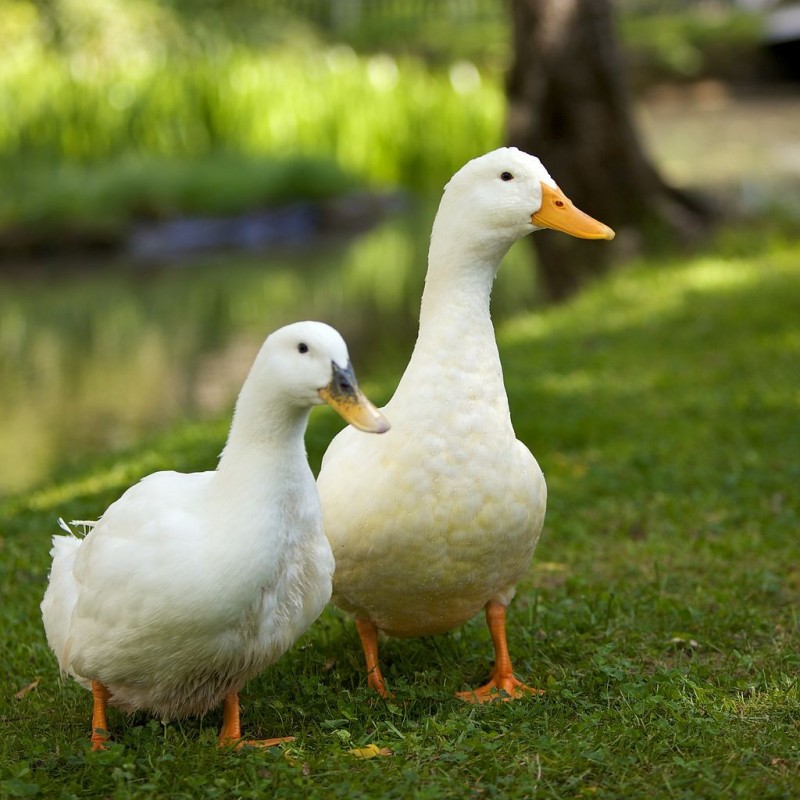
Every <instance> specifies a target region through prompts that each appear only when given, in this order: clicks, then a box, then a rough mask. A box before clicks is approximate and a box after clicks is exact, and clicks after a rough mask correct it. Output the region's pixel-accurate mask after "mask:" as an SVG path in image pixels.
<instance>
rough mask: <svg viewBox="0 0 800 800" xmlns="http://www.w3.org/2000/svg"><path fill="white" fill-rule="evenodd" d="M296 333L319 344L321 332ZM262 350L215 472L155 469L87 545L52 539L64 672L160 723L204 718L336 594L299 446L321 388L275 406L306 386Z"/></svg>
mask: <svg viewBox="0 0 800 800" xmlns="http://www.w3.org/2000/svg"><path fill="white" fill-rule="evenodd" d="M300 325H303V324H300ZM311 325H312V326H314V325H317V326H318V324H317V323H313V324H311ZM290 327H291V326H290ZM324 327H325V329H326V331H327V330H328V329H327V326H324ZM282 330H286V331H288V330H289V329H288V328H287V329H282ZM299 330H300V333H301V334H302V335H303V338H304V340H305V341H308V342H312V341H313V342H315V341H316V340H315V339H314V338H313V335H314V332H315V331H318V330H319V328H318V327H310V328H309V327H308V326H306V327H300V329H299ZM290 334H291V335H296V334H295V333H294V331H290ZM330 335H331V334H329V333H325V336H330ZM336 337H337V338H336V340H335V344H336V347H337V348H338V349H337V350H336V353H337V358H338V362H337V363H343V364H347V363H348V357H347V352H346V348H345V345H344V342H343V341H341V337H338V334H336ZM284 338H286V337H284ZM325 341H327V339H326V340H325ZM269 342H270V339H268V340H267V344H269ZM303 346H304V347H306V345H303ZM315 346H316V345H315ZM306 349H308V348H306ZM318 349H319V348H318ZM265 351H266V355H262V354H260V355H259V359H260V360H262V361H265V362H266V365H264V364H262V365H261V366H259V359H257V361H256V365H254V368H253V370H251V373H250V376H249V377H248V380H247V381H246V382H245V386H244V387H243V389H242V392H241V393H240V395H239V400H238V401H237V410H236V414H235V415H234V422H233V426H232V428H231V433H230V435H229V438H228V443H227V445H226V447H225V450H224V452H223V454H222V457H221V459H220V464H219V467H218V468H217V470H214V471H210V472H198V473H191V474H184V473H179V472H157V473H155V474H153V475H150V476H148V477H147V478H144V479H143V480H142V481H140V482H139V483H138V484H136V485H135V486H133V487H131V488H130V489H128V490H127V491H126V492H125V493H124V494H123V495H122V496H121V497H120V498H119V500H117V501H116V502H115V503H113V504H112V505H111V506H109V508H108V509H107V510H106V512H105V513H104V514H103V516H102V517H101V519H100V520H99V521H98V522H97V524H96V526H94V528H93V529H92V530H91V531H90V532H89V533H88V534H87V535H86V537H85V538H83V539H79V538H76V537H74V536H56V537H54V539H53V549H52V551H51V552H52V555H53V564H52V569H51V573H50V582H49V585H48V588H47V591H46V593H45V597H44V600H43V601H42V617H43V620H44V626H45V632H46V634H47V640H48V643H49V644H50V647H51V648H52V650H53V652H54V653H55V655H56V657H57V659H58V663H59V665H60V667H61V669H62V671H63V672H65V673H68V674H70V675H72V676H73V677H74V678H76V679H77V680H78V681H79V682H81V683H82V684H83V685H85V686H89V685H90V683H91V681H93V680H96V681H99V682H100V683H102V684H104V685H105V686H106V687H107V689H108V690H109V692H110V699H109V703H110V704H111V705H114V706H118V707H120V708H122V709H124V710H127V711H134V710H137V709H143V710H147V711H149V712H151V713H154V714H157V715H159V716H160V717H161V718H162V719H169V718H175V717H182V716H186V715H189V714H200V713H203V712H205V711H206V710H208V709H209V708H211V707H212V706H214V705H216V704H218V703H220V702H221V701H222V700H223V698H224V697H225V695H227V694H228V693H230V692H234V691H238V690H239V689H240V688H241V687H242V685H243V684H244V683H245V682H246V681H247V680H248V679H250V678H252V677H253V676H254V675H256V674H257V673H258V672H260V671H261V670H262V669H263V668H264V667H266V666H267V665H269V664H271V663H273V662H274V661H276V660H277V659H278V658H279V657H280V656H281V655H282V654H283V653H284V652H285V651H286V650H287V649H288V648H289V647H290V646H291V645H292V644H293V643H294V642H295V641H296V640H297V639H298V637H299V636H300V635H301V634H302V633H303V632H304V631H305V630H306V629H307V628H308V627H309V626H310V625H311V623H312V622H313V621H314V620H315V619H316V618H317V617H318V616H319V614H320V613H321V612H322V610H323V609H324V607H325V605H326V604H327V602H328V601H329V599H330V596H331V584H332V576H333V568H334V562H333V556H332V554H331V549H330V545H329V544H328V541H327V539H326V538H325V535H324V533H323V529H322V512H321V508H320V503H319V495H318V493H317V490H316V486H315V483H314V477H313V475H312V473H311V470H310V468H309V466H308V462H307V459H306V454H305V447H304V443H303V433H304V431H305V426H306V423H307V419H308V413H309V409H310V406H311V405H312V403H313V397H315V396H316V390H314V391H313V392H312V393H311V397H312V399H306V398H305V396H303V399H302V400H297V399H295V398H294V396H287V397H284V396H281V397H278V398H277V399H276V398H275V397H273V398H272V399H270V393H273V394H275V392H276V391H277V390H276V388H275V387H276V386H277V385H278V384H279V383H280V382H281V381H284V382H285V383H287V384H292V381H293V380H298V379H297V378H292V369H293V366H292V364H293V363H294V362H292V361H290V360H289V358H288V357H287V358H284V362H285V365H286V366H285V367H281V366H280V364H278V366H275V365H274V362H273V361H269V355H270V353H269V351H268V350H267V347H266V345H265V348H262V353H265ZM291 352H292V353H296V350H292V351H291ZM294 357H295V358H299V356H296V355H295V356H294ZM321 360H322V361H323V364H322V367H323V368H324V369H325V370H327V372H326V374H327V375H328V376H330V371H331V368H330V363H331V362H330V359H328V360H327V361H325V360H324V359H321ZM299 363H300V366H301V367H303V366H304V364H305V362H304V361H302V359H301V360H300V362H299ZM281 369H283V370H284V373H289V374H288V376H285V375H283V374H282V377H281V378H280V379H279V378H278V377H276V375H278V374H279V372H280V370H281ZM309 369H310V367H309ZM304 391H305V390H304Z"/></svg>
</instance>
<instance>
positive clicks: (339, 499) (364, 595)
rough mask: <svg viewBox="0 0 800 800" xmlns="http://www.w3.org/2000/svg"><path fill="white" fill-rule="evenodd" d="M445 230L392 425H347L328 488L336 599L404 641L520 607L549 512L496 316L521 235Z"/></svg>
mask: <svg viewBox="0 0 800 800" xmlns="http://www.w3.org/2000/svg"><path fill="white" fill-rule="evenodd" d="M445 222H446V223H447V225H448V229H447V230H441V229H440V230H438V231H437V229H436V228H434V239H433V241H432V244H431V266H430V267H429V271H428V277H427V279H426V287H425V294H424V295H423V303H422V310H421V318H420V331H419V338H418V340H417V344H416V346H415V349H414V353H413V355H412V358H411V361H410V363H409V365H408V367H407V369H406V372H405V373H404V375H403V378H402V380H401V382H400V384H399V386H398V388H397V391H396V393H395V395H394V396H393V397H392V399H391V400H390V402H389V403H388V404H387V405H386V407H385V409H384V411H385V413H386V416H387V417H388V418H389V419H391V421H392V430H391V431H389V432H388V433H387V434H385V435H384V436H382V437H380V438H379V439H378V438H377V437H369V438H367V437H361V438H359V437H356V436H353V435H352V432H351V431H349V430H347V429H345V430H343V431H342V432H341V433H340V434H339V435H338V436H337V437H336V439H334V441H333V442H332V443H331V445H330V447H329V448H328V451H327V452H326V454H325V458H324V460H323V463H322V469H321V472H320V475H319V478H318V480H317V485H318V487H319V490H320V496H321V499H322V508H323V516H324V521H325V532H326V535H327V536H328V539H329V540H330V542H331V547H332V549H333V553H334V558H335V559H336V574H335V576H334V590H333V601H334V602H335V603H336V604H337V605H338V606H340V607H341V608H343V609H344V610H346V611H349V612H351V613H353V614H355V615H356V616H357V617H362V618H365V619H369V620H371V621H372V622H373V623H374V624H375V625H376V626H377V627H378V628H379V629H381V630H383V631H384V632H386V633H389V634H391V635H394V636H420V635H427V634H435V633H440V632H443V631H446V630H449V629H451V628H453V627H456V626H457V625H460V624H462V623H463V622H465V621H466V620H468V619H470V618H471V617H473V616H474V615H475V614H476V613H478V612H479V611H480V610H481V609H482V608H483V607H484V606H485V605H486V603H487V602H489V601H490V600H498V601H499V602H501V603H503V604H504V605H507V604H508V602H510V600H511V598H512V596H513V594H514V586H515V584H516V583H517V582H518V581H519V580H520V579H521V578H522V577H523V576H524V575H525V573H526V572H527V570H528V567H529V564H530V560H531V557H532V555H533V552H534V549H535V547H536V543H537V541H538V538H539V534H540V532H541V528H542V524H543V520H544V513H545V505H546V494H547V492H546V486H545V482H544V477H543V475H542V471H541V469H540V468H539V465H538V464H537V462H536V460H535V459H534V457H533V456H532V455H531V453H530V452H529V451H528V449H527V448H526V447H525V446H524V445H523V444H522V443H521V442H519V441H518V440H517V438H516V436H515V433H514V429H513V427H512V424H511V418H510V413H509V407H508V399H507V396H506V391H505V387H504V384H503V375H502V367H501V364H500V357H499V354H498V350H497V345H496V342H495V335H494V329H493V327H492V323H491V318H490V315H489V297H490V292H491V284H492V281H493V280H494V275H495V273H496V268H497V266H498V265H499V263H500V260H501V258H502V255H503V253H504V252H505V250H506V249H507V248H508V246H509V245H510V244H511V242H512V241H513V238H514V237H511V236H510V237H506V238H507V241H501V242H500V243H499V244H495V243H494V242H489V243H488V244H487V245H486V246H485V247H483V249H481V248H480V247H475V248H471V249H466V250H465V249H464V248H463V243H464V242H466V243H471V242H472V240H473V239H474V236H473V235H472V231H470V230H469V228H468V224H469V223H463V222H462V221H460V220H459V219H458V218H457V215H454V216H451V217H450V218H449V220H445ZM437 223H439V224H440V227H441V225H442V224H444V222H442V212H441V211H440V216H439V218H437ZM465 225H466V227H464V226H465ZM516 238H518V237H516ZM451 243H454V246H453V247H452V248H451V249H450V251H447V250H446V249H445V247H444V245H449V244H451ZM437 248H438V249H437Z"/></svg>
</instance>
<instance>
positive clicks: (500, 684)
mask: <svg viewBox="0 0 800 800" xmlns="http://www.w3.org/2000/svg"><path fill="white" fill-rule="evenodd" d="M538 694H544V690H543V689H535V688H534V687H532V686H526V685H525V684H524V683H523V682H522V681H519V680H517V679H516V678H515V677H514V676H513V675H502V676H497V677H495V676H492V678H491V680H490V681H489V682H488V683H486V684H485V685H484V686H481V687H479V688H477V689H470V690H469V691H466V692H456V697H457V698H458V699H459V700H464V701H466V702H467V703H494V702H496V701H498V700H499V701H502V702H508V701H509V700H519V699H520V698H522V697H533V696H535V695H538Z"/></svg>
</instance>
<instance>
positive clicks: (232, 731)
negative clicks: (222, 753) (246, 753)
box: [217, 692, 294, 750]
mask: <svg viewBox="0 0 800 800" xmlns="http://www.w3.org/2000/svg"><path fill="white" fill-rule="evenodd" d="M293 741H294V736H280V737H278V738H277V739H242V727H241V724H240V722H239V693H238V692H231V693H230V694H229V695H226V697H225V700H224V701H223V703H222V729H221V730H220V732H219V744H218V745H217V746H218V747H232V748H234V749H235V750H241V749H242V748H243V747H275V745H276V744H283V743H284V742H293Z"/></svg>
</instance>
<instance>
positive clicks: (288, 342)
mask: <svg viewBox="0 0 800 800" xmlns="http://www.w3.org/2000/svg"><path fill="white" fill-rule="evenodd" d="M262 352H263V354H264V355H265V356H266V357H267V358H266V359H265V362H266V363H265V368H264V369H263V370H261V372H262V374H264V376H265V377H266V379H267V380H268V381H269V383H270V384H271V385H272V387H273V388H277V389H279V390H280V392H281V394H282V395H283V396H284V397H285V398H286V400H287V401H288V402H290V403H291V404H292V405H296V406H298V407H309V406H314V405H320V404H322V403H327V404H328V405H330V406H332V407H333V408H334V410H335V411H336V412H337V413H338V414H340V415H341V416H342V418H343V419H345V420H346V421H347V422H349V423H350V424H351V425H353V426H355V427H356V428H358V429H359V430H362V431H368V432H371V433H384V432H386V431H388V430H389V422H388V420H387V419H386V417H384V416H383V414H381V412H380V411H378V409H377V408H375V406H374V405H373V404H372V403H371V402H370V401H369V400H368V399H367V398H366V396H365V395H364V393H363V392H362V391H361V389H360V388H359V386H358V381H357V380H356V376H355V373H354V372H353V367H352V365H351V364H350V356H349V355H348V352H347V345H346V344H345V342H344V339H342V337H341V335H340V334H339V333H338V331H336V330H335V329H334V328H332V327H331V326H330V325H326V324H325V323H322V322H296V323H294V324H292V325H287V326H285V327H283V328H279V329H278V330H277V331H275V332H274V333H272V334H271V335H270V336H269V337H268V338H267V340H266V342H265V343H264V347H263V348H262ZM260 355H261V354H260ZM259 360H260V359H259Z"/></svg>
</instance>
